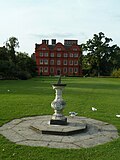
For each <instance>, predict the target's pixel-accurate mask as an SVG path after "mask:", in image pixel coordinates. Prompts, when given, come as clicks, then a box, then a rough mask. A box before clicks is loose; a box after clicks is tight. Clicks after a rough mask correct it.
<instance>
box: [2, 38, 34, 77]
mask: <svg viewBox="0 0 120 160" xmlns="http://www.w3.org/2000/svg"><path fill="white" fill-rule="evenodd" d="M17 47H19V42H18V39H17V38H15V37H11V38H9V40H8V41H7V42H6V46H5V47H0V78H1V79H28V78H31V77H33V76H36V70H37V69H36V63H35V61H34V60H33V59H32V58H30V57H29V56H28V54H26V53H21V52H16V51H15V49H16V48H17Z"/></svg>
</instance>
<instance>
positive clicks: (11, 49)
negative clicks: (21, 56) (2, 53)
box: [6, 37, 19, 62]
mask: <svg viewBox="0 0 120 160" xmlns="http://www.w3.org/2000/svg"><path fill="white" fill-rule="evenodd" d="M17 47H19V42H18V39H17V38H16V37H10V38H9V39H8V40H7V41H6V48H7V50H8V53H9V56H10V58H11V59H12V61H13V62H16V55H15V53H16V51H15V49H16V48H17Z"/></svg>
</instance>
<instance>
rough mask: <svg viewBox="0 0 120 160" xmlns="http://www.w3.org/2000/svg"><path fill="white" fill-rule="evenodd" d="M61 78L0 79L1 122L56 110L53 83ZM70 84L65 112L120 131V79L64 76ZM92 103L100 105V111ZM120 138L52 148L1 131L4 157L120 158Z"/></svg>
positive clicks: (0, 154) (39, 159) (56, 159)
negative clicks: (18, 142)
mask: <svg viewBox="0 0 120 160" xmlns="http://www.w3.org/2000/svg"><path fill="white" fill-rule="evenodd" d="M57 80H58V78H54V77H42V78H34V79H30V80H26V81H22V80H10V81H8V80H5V81H2V80H1V81H0V126H1V125H3V124H4V123H6V122H8V121H11V120H12V119H15V118H20V117H26V116H34V115H48V114H53V110H52V109H51V107H50V103H51V102H52V101H53V99H54V91H53V89H52V87H51V84H52V83H55V82H57ZM62 82H63V83H66V84H67V86H66V88H65V90H64V91H63V98H64V100H65V101H66V103H67V105H66V108H65V110H64V114H65V115H68V114H69V112H70V111H75V112H77V113H78V115H79V116H85V117H90V118H94V119H97V120H102V121H105V122H108V123H111V124H113V125H115V126H116V127H117V129H118V132H119V135H120V118H117V117H116V116H115V115H116V114H120V79H115V78H114V79H113V78H78V77H77V78H74V77H71V78H62ZM91 107H95V108H97V111H96V112H93V111H92V110H91ZM119 150H120V138H119V139H117V140H113V141H112V142H110V143H106V144H104V145H99V146H97V147H93V148H89V149H76V150H75V149H52V148H45V147H29V146H22V145H16V144H14V143H12V142H10V141H8V140H7V139H6V138H4V137H3V136H2V135H0V160H53V159H54V160H73V159H74V160H78V159H79V160H118V159H120V152H119Z"/></svg>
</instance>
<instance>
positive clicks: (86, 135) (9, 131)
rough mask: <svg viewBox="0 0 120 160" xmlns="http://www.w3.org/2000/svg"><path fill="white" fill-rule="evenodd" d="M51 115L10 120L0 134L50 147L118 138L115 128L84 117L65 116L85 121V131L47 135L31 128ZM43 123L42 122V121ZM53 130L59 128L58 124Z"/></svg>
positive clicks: (99, 142) (90, 144)
mask: <svg viewBox="0 0 120 160" xmlns="http://www.w3.org/2000/svg"><path fill="white" fill-rule="evenodd" d="M50 119H51V116H48V115H47V116H35V117H25V118H21V119H15V120H12V121H11V122H9V123H6V124H4V125H3V126H2V127H0V134H2V135H3V136H5V137H6V138H7V139H9V140H10V141H12V142H15V143H16V144H21V145H28V146H44V147H51V148H76V149H77V148H88V147H93V146H96V145H99V144H103V143H106V142H109V141H112V140H113V139H114V138H118V137H119V136H118V132H117V129H116V128H115V127H114V126H113V125H111V124H108V123H106V122H102V121H98V120H94V119H90V118H86V117H78V116H76V117H67V120H68V122H69V121H71V122H75V123H81V122H82V123H86V124H87V131H86V132H83V133H77V134H73V135H69V136H64V135H49V134H42V132H36V131H35V130H33V129H31V126H32V125H33V124H34V125H35V124H36V125H38V122H39V123H42V122H49V120H50ZM43 124H44V123H43ZM54 127H56V128H55V130H57V129H58V128H59V125H58V126H54Z"/></svg>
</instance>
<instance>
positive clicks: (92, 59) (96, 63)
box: [82, 32, 119, 76]
mask: <svg viewBox="0 0 120 160" xmlns="http://www.w3.org/2000/svg"><path fill="white" fill-rule="evenodd" d="M111 41H112V39H111V38H107V37H105V35H104V33H102V32H100V33H99V34H98V35H97V34H94V36H93V39H89V40H88V41H87V42H86V43H85V44H82V48H83V51H86V52H87V56H86V58H87V63H88V64H89V66H90V69H91V70H90V72H91V74H93V75H97V76H100V75H110V72H111V68H112V67H113V64H112V62H111V61H112V56H113V54H116V52H118V50H119V47H118V46H117V45H113V46H110V44H109V43H110V42H111Z"/></svg>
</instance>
